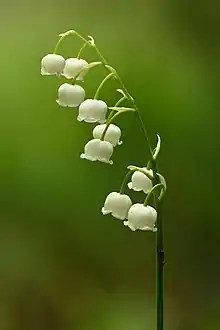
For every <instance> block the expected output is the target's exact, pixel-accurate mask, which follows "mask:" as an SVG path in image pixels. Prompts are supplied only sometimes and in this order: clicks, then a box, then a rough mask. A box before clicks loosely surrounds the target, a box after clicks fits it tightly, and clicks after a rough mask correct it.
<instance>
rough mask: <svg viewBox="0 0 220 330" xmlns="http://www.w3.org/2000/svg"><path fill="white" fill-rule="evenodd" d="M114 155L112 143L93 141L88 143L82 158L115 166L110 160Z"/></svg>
mask: <svg viewBox="0 0 220 330" xmlns="http://www.w3.org/2000/svg"><path fill="white" fill-rule="evenodd" d="M112 153H113V146H112V144H111V143H110V142H108V141H101V140H100V139H93V140H90V141H89V142H87V143H86V145H85V148H84V153H83V154H81V158H85V159H88V160H91V161H92V162H94V161H96V160H98V161H100V162H103V163H108V164H113V161H112V160H110V158H111V156H112Z"/></svg>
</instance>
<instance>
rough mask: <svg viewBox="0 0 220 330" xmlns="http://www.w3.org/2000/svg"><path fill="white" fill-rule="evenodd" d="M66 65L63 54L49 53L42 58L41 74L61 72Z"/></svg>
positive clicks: (48, 74)
mask: <svg viewBox="0 0 220 330" xmlns="http://www.w3.org/2000/svg"><path fill="white" fill-rule="evenodd" d="M64 66H65V59H64V58H63V56H61V55H57V54H48V55H46V56H44V57H43V58H42V60H41V74H42V75H47V76H50V75H54V74H61V73H62V72H63V69H64Z"/></svg>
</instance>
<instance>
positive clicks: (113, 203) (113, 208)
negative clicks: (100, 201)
mask: <svg viewBox="0 0 220 330" xmlns="http://www.w3.org/2000/svg"><path fill="white" fill-rule="evenodd" d="M131 205H132V201H131V199H130V197H129V196H127V195H122V194H119V193H117V192H111V193H110V194H109V195H108V196H107V197H106V200H105V204H104V207H103V208H102V214H103V215H106V214H110V213H111V214H112V216H113V217H115V218H117V219H120V220H124V219H126V218H127V216H128V211H129V209H130V207H131Z"/></svg>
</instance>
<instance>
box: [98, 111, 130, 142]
mask: <svg viewBox="0 0 220 330" xmlns="http://www.w3.org/2000/svg"><path fill="white" fill-rule="evenodd" d="M128 111H131V110H123V111H118V112H116V114H115V115H114V116H112V117H111V118H110V119H109V120H108V122H107V124H106V126H105V129H104V131H103V132H102V135H101V138H100V140H101V141H104V138H105V133H106V132H107V129H108V128H109V126H110V124H111V123H112V122H113V121H114V120H115V118H116V117H118V116H119V115H121V114H122V113H125V112H128Z"/></svg>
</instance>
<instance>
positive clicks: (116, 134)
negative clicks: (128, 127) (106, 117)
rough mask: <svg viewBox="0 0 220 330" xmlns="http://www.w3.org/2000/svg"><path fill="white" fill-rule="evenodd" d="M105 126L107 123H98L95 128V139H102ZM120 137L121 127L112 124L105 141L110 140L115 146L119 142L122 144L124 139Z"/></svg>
mask: <svg viewBox="0 0 220 330" xmlns="http://www.w3.org/2000/svg"><path fill="white" fill-rule="evenodd" d="M105 128H106V124H101V125H97V126H96V127H95V128H94V130H93V137H94V139H100V138H101V136H102V133H103V131H104V130H105ZM120 137H121V130H120V128H119V127H118V126H116V125H114V124H110V125H109V127H108V128H107V131H106V133H105V137H104V141H108V142H110V143H111V144H112V145H113V146H114V147H115V146H116V145H117V144H119V145H120V144H122V141H120Z"/></svg>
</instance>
